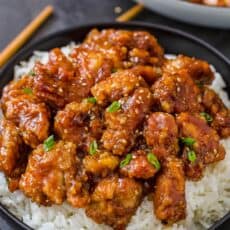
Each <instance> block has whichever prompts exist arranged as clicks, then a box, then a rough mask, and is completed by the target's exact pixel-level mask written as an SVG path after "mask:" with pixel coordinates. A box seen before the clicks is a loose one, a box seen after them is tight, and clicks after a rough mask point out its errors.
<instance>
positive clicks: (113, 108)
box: [107, 101, 121, 113]
mask: <svg viewBox="0 0 230 230" xmlns="http://www.w3.org/2000/svg"><path fill="white" fill-rule="evenodd" d="M120 108H121V104H120V102H119V101H114V102H113V103H112V104H111V105H110V106H109V107H108V108H107V111H108V112H109V113H113V112H116V111H118V110H119V109H120Z"/></svg>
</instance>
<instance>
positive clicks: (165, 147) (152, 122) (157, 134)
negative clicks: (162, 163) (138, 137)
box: [144, 112, 179, 160]
mask: <svg viewBox="0 0 230 230" xmlns="http://www.w3.org/2000/svg"><path fill="white" fill-rule="evenodd" d="M144 136H145V139H146V143H147V145H148V146H150V147H151V149H152V151H153V153H154V154H155V155H156V156H157V157H158V158H159V159H160V160H164V158H166V157H167V156H171V155H174V156H176V155H177V153H178V151H179V146H178V128H177V124H176V121H175V119H174V117H173V116H172V115H170V114H167V113H162V112H155V113H152V114H151V115H150V116H149V118H148V120H147V124H146V127H145V129H144Z"/></svg>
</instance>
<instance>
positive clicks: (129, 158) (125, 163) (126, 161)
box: [120, 153, 132, 168]
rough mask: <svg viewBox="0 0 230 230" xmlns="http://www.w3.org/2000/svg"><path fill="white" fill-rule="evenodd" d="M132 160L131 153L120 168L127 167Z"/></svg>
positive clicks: (121, 163)
mask: <svg viewBox="0 0 230 230" xmlns="http://www.w3.org/2000/svg"><path fill="white" fill-rule="evenodd" d="M131 160H132V154H131V153H129V154H127V155H126V156H125V159H124V160H122V161H121V162H120V168H123V167H125V166H126V165H128V164H129V162H130V161H131Z"/></svg>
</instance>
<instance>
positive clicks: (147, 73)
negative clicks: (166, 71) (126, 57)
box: [129, 65, 162, 85]
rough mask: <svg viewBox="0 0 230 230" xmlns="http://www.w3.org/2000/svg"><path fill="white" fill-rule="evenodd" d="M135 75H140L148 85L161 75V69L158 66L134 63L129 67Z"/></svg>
mask: <svg viewBox="0 0 230 230" xmlns="http://www.w3.org/2000/svg"><path fill="white" fill-rule="evenodd" d="M129 71H131V72H133V73H134V74H135V75H137V76H141V77H142V78H143V79H144V80H145V81H146V82H147V83H148V84H149V85H152V84H153V83H155V81H156V80H157V79H159V78H160V77H161V76H162V69H161V68H160V67H158V66H147V65H145V66H144V65H136V66H134V67H132V68H130V69H129Z"/></svg>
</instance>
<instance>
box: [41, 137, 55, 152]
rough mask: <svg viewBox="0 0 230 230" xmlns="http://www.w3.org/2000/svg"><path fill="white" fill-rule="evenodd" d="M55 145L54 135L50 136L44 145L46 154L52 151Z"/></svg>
mask: <svg viewBox="0 0 230 230" xmlns="http://www.w3.org/2000/svg"><path fill="white" fill-rule="evenodd" d="M54 144H55V140H54V135H51V136H49V137H48V138H47V139H46V140H45V141H44V143H43V147H44V150H45V151H46V152H48V151H50V150H51V149H52V148H53V147H54Z"/></svg>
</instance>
